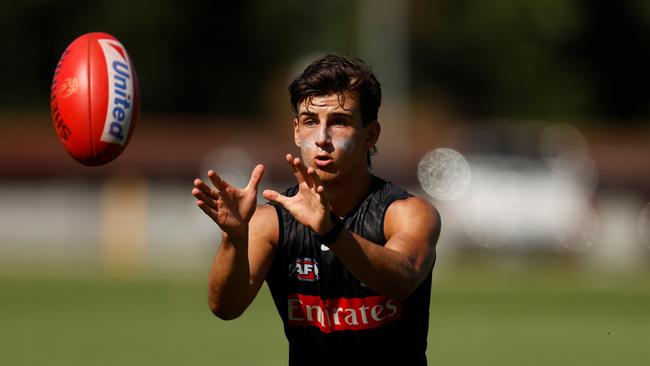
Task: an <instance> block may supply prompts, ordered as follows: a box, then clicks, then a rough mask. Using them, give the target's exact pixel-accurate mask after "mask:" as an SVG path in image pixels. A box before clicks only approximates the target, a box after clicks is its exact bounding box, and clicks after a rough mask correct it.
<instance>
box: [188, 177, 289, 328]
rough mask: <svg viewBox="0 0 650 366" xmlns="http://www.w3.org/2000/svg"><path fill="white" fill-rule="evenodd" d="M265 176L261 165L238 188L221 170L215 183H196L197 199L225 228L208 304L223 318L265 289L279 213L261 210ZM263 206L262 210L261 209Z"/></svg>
mask: <svg viewBox="0 0 650 366" xmlns="http://www.w3.org/2000/svg"><path fill="white" fill-rule="evenodd" d="M263 174H264V167H263V166H262V165H258V166H256V167H255V169H254V170H253V172H252V173H251V179H250V181H249V183H248V185H247V186H246V187H244V188H241V189H237V188H235V187H232V186H231V185H230V184H228V182H226V181H224V180H223V179H222V178H221V177H220V176H219V175H218V174H217V173H216V172H214V171H212V170H211V171H209V172H208V177H209V178H210V181H211V182H212V184H213V186H214V187H211V186H209V185H208V184H206V183H204V182H203V181H201V180H200V179H196V180H195V181H194V189H193V190H192V195H193V196H194V197H195V198H196V199H197V201H196V203H197V205H198V206H199V208H201V210H203V212H205V214H206V215H208V216H209V217H210V218H211V219H212V220H213V221H214V222H215V223H216V224H217V225H219V227H220V228H221V230H222V241H221V245H220V246H219V250H218V251H217V255H216V256H215V259H214V263H213V265H212V268H211V270H210V274H209V276H208V303H209V305H210V309H211V310H212V312H213V313H214V314H215V315H217V316H218V317H220V318H222V319H234V318H236V317H238V316H239V315H241V314H242V313H243V312H244V310H246V308H247V307H248V305H249V304H250V303H251V301H253V299H254V298H255V295H256V294H257V292H258V291H259V289H260V287H261V285H262V282H263V281H264V278H265V277H266V273H267V272H268V269H269V267H270V264H271V262H272V259H273V254H274V243H275V242H274V241H275V240H277V237H278V235H277V232H278V229H277V226H278V225H277V223H278V222H277V217H276V215H275V210H274V209H273V208H272V207H260V208H259V209H257V188H258V186H259V182H260V180H261V179H262V175H263ZM256 209H257V210H256Z"/></svg>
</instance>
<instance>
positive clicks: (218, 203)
mask: <svg viewBox="0 0 650 366" xmlns="http://www.w3.org/2000/svg"><path fill="white" fill-rule="evenodd" d="M263 175H264V166H263V165H261V164H259V165H257V166H256V167H255V168H254V169H253V172H252V173H251V179H250V181H249V182H248V185H247V186H246V187H244V188H241V189H237V188H235V187H233V186H231V185H230V184H228V182H226V181H225V180H223V179H222V178H221V177H220V176H219V175H218V174H217V173H215V172H214V171H213V170H209V171H208V178H209V179H210V181H211V182H212V184H213V185H214V188H213V187H212V186H210V185H208V184H206V183H204V182H203V181H202V180H201V179H198V178H197V179H195V180H194V188H193V189H192V195H193V196H194V197H195V198H196V200H197V201H196V204H197V205H198V206H199V207H200V208H201V210H203V212H205V214H206V215H208V216H209V217H210V218H211V219H212V220H214V222H216V223H217V225H219V227H220V228H221V230H223V232H224V233H226V234H227V235H228V238H229V239H230V240H231V241H233V242H235V243H244V242H246V240H248V223H249V222H250V220H251V218H252V217H253V214H254V213H255V209H256V208H257V187H258V186H259V184H260V180H261V179H262V176H263Z"/></svg>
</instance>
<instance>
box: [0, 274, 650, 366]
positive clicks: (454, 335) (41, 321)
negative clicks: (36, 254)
mask: <svg viewBox="0 0 650 366" xmlns="http://www.w3.org/2000/svg"><path fill="white" fill-rule="evenodd" d="M485 268H486V267H480V266H479V267H475V268H473V269H471V270H468V269H467V268H464V269H456V270H449V271H443V272H442V273H436V274H437V275H436V276H434V278H435V279H434V285H433V293H432V300H431V303H432V304H431V316H430V333H429V349H428V355H429V364H431V365H585V366H587V365H588V366H595V365H615V364H616V365H618V364H622V365H645V364H647V362H648V360H650V276H649V275H647V274H644V275H638V274H637V275H634V276H633V275H612V274H601V275H599V276H597V277H594V276H586V275H584V274H582V273H581V272H577V271H567V270H531V269H526V270H512V269H511V270H503V269H500V270H486V269H485ZM172 277H173V276H171V275H169V274H168V275H148V276H139V277H134V278H116V277H114V276H108V275H103V276H102V275H90V274H89V271H77V272H74V271H73V272H64V273H57V274H45V273H43V274H40V275H36V274H30V273H29V272H26V271H22V274H17V273H3V274H1V275H0V365H67V366H71V365H84V366H85V365H157V366H162V365H286V364H287V344H286V341H285V339H284V335H283V333H282V326H281V322H280V319H279V317H278V315H277V314H276V313H275V310H274V307H273V304H272V301H271V298H270V295H269V294H268V291H267V290H266V287H264V289H263V291H262V292H261V294H260V296H258V298H257V299H256V301H255V302H254V303H253V305H252V306H251V308H249V309H248V311H247V312H246V313H245V315H244V316H243V317H241V318H239V319H237V320H233V321H229V322H224V321H221V320H218V319H217V318H215V317H213V316H212V314H211V313H210V312H209V310H208V308H207V305H206V301H205V293H206V291H205V274H199V275H196V276H194V275H189V276H188V275H184V276H182V278H176V279H171V278H172Z"/></svg>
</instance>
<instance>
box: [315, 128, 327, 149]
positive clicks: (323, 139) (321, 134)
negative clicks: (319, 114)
mask: <svg viewBox="0 0 650 366" xmlns="http://www.w3.org/2000/svg"><path fill="white" fill-rule="evenodd" d="M330 142H331V139H330V135H329V132H328V131H327V125H326V124H323V125H322V126H321V127H320V128H319V129H318V135H317V136H316V146H319V147H323V146H326V145H328V144H329V143H330Z"/></svg>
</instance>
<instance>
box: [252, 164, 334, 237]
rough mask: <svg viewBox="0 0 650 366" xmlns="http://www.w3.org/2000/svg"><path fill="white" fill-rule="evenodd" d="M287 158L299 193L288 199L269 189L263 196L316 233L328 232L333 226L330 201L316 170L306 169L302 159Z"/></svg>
mask: <svg viewBox="0 0 650 366" xmlns="http://www.w3.org/2000/svg"><path fill="white" fill-rule="evenodd" d="M286 158H287V163H288V164H289V166H290V167H291V169H292V170H293V174H294V175H295V176H296V180H297V181H298V193H296V195H295V196H292V197H287V196H284V195H282V194H280V193H278V192H276V191H272V190H268V189H267V190H265V191H264V192H262V195H263V196H264V198H266V199H267V200H269V201H273V202H277V203H279V204H280V205H282V207H284V208H285V209H286V210H287V211H289V213H290V214H291V215H292V216H293V217H295V218H296V220H298V221H299V222H300V223H301V224H303V225H305V226H307V227H309V228H310V229H312V230H313V231H315V232H316V233H318V234H324V233H326V232H328V231H329V230H330V229H331V227H332V225H333V223H332V221H331V219H330V216H329V201H328V199H327V194H326V193H325V188H324V187H323V183H322V182H321V180H320V178H319V177H318V174H317V173H316V170H315V169H314V168H313V167H309V168H305V166H304V165H303V164H302V162H301V161H300V158H294V157H293V156H292V155H291V154H287V157H286Z"/></svg>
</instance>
